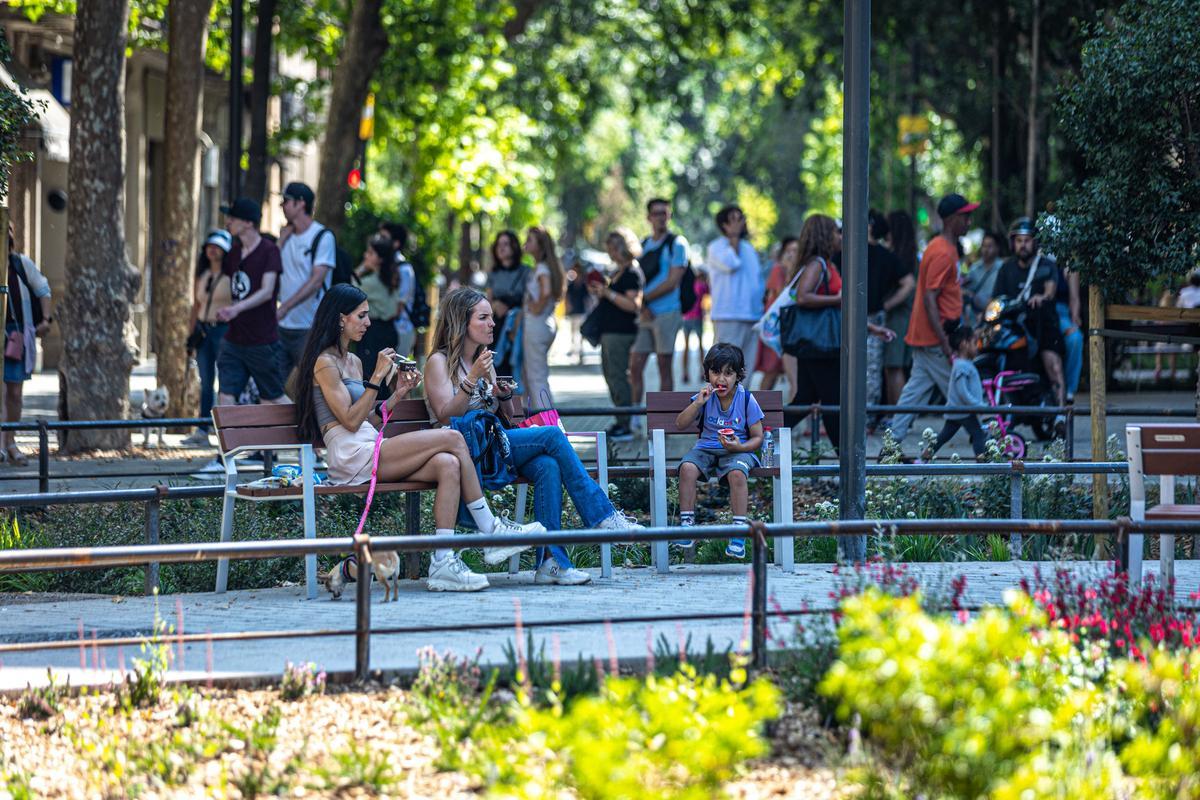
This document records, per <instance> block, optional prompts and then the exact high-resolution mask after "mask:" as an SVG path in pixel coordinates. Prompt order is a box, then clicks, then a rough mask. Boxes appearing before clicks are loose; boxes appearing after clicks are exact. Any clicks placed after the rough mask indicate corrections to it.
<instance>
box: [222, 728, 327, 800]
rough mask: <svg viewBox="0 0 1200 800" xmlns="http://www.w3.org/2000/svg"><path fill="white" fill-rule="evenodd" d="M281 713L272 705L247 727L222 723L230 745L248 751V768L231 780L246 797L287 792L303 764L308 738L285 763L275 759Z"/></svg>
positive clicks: (246, 757)
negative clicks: (303, 745)
mask: <svg viewBox="0 0 1200 800" xmlns="http://www.w3.org/2000/svg"><path fill="white" fill-rule="evenodd" d="M282 716H283V711H282V709H281V708H280V707H279V706H278V705H272V706H271V707H270V708H269V709H268V710H267V713H266V714H265V715H264V716H263V717H262V718H261V719H258V720H255V721H253V722H252V723H251V724H250V727H248V728H239V727H238V726H236V725H233V724H231V723H228V722H221V723H220V724H221V729H222V730H223V731H224V733H225V735H226V736H228V739H229V744H228V746H229V747H231V748H233V749H237V750H241V751H243V752H244V754H245V762H246V768H245V769H244V770H243V771H242V772H241V773H239V774H238V775H236V776H235V777H234V779H233V781H232V783H233V785H234V786H236V787H237V789H238V791H239V792H241V796H242V797H244V798H247V800H252V799H253V798H255V797H258V796H259V795H272V796H279V795H282V794H284V793H285V792H286V791H287V790H288V789H289V788H290V787H291V785H292V784H293V783H294V781H295V776H296V773H298V772H299V771H300V768H301V766H302V765H303V764H304V751H305V748H306V747H307V741H306V742H305V747H301V748H300V749H299V750H297V751H296V752H295V753H293V754H292V757H291V758H289V759H288V760H287V762H286V763H284V764H283V766H282V767H279V766H277V765H275V764H273V763H272V760H271V754H272V753H274V752H275V747H276V745H277V744H278V743H279V736H278V730H279V721H280V719H282Z"/></svg>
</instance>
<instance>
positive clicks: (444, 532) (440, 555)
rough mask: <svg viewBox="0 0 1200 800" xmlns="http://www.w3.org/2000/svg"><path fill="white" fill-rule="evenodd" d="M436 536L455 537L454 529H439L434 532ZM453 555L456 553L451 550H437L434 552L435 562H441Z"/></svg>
mask: <svg viewBox="0 0 1200 800" xmlns="http://www.w3.org/2000/svg"><path fill="white" fill-rule="evenodd" d="M434 534H435V535H437V536H453V535H454V529H453V528H438V529H436V530H435V531H434ZM452 555H454V551H453V550H451V549H450V548H448V547H439V548H438V549H437V550H434V551H433V560H434V561H441V560H443V559H446V558H449V557H450V556H452Z"/></svg>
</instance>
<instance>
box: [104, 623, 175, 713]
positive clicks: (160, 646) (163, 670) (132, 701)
mask: <svg viewBox="0 0 1200 800" xmlns="http://www.w3.org/2000/svg"><path fill="white" fill-rule="evenodd" d="M173 630H174V629H173V627H172V626H169V625H168V624H167V623H165V622H164V621H163V620H162V619H160V618H159V617H158V612H157V611H156V612H155V619H154V632H153V633H152V635H151V637H150V639H149V641H145V642H142V645H141V648H140V649H141V651H142V653H143V654H145V655H146V657H145V658H135V659H133V670H132V672H130V673H129V674H128V675H126V676H125V681H124V683H122V684H121V685H120V686H118V687H117V689H116V700H117V705H118V706H119V707H120V708H123V709H125V710H127V711H128V710H132V709H134V708H149V707H151V706H157V705H158V704H159V702H160V701H161V700H162V693H163V685H164V681H165V678H166V674H167V669H169V668H170V665H171V645H170V643H169V642H167V641H166V640H165V637H166V636H168V635H170V633H171V632H172V631H173Z"/></svg>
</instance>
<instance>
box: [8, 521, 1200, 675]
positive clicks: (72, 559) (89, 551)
mask: <svg viewBox="0 0 1200 800" xmlns="http://www.w3.org/2000/svg"><path fill="white" fill-rule="evenodd" d="M681 530H682V529H681V528H678V527H666V528H645V529H641V530H622V531H613V530H576V531H556V532H553V533H539V534H518V535H503V536H497V535H476V536H472V537H470V539H469V542H470V546H471V547H490V546H498V545H512V544H528V545H531V546H535V547H537V546H548V545H566V544H600V543H604V542H610V543H635V542H656V541H663V540H668V541H669V540H672V539H676V538H678V537H679V534H680V531H681ZM878 530H888V531H892V532H895V533H905V534H909V535H966V534H976V533H1010V534H1011V533H1022V534H1025V533H1028V534H1040V535H1048V536H1062V535H1067V534H1078V533H1082V534H1110V535H1115V536H1116V537H1117V540H1118V541H1119V542H1124V541H1126V540H1127V538H1128V537H1129V536H1130V535H1131V534H1143V535H1144V534H1150V535H1155V534H1200V520H1195V521H1171V522H1157V521H1156V522H1151V523H1143V522H1135V521H1133V520H1130V519H1128V518H1121V519H1118V520H1005V519H991V520H953V519H935V520H874V521H872V520H852V521H841V522H795V523H786V524H784V523H781V524H764V523H761V522H753V523H751V524H750V525H749V526H734V525H722V526H695V527H691V528H688V529H687V535H688V536H689V537H690V538H693V539H700V540H711V539H728V538H731V537H741V536H747V534H748V535H749V538H750V539H751V541H752V559H751V568H750V574H751V592H750V595H751V599H750V607H749V611H748V613H747V612H746V611H742V612H741V613H732V612H730V613H721V612H703V613H697V614H672V615H635V616H630V617H624V618H615V619H614V618H612V617H595V618H582V619H571V620H562V619H554V620H545V621H533V622H525V621H522V626H523V627H525V628H535V627H547V626H554V627H559V626H568V625H600V624H609V623H611V624H618V623H632V622H639V623H649V622H665V621H672V620H678V621H687V620H717V619H736V618H739V617H749V622H750V627H751V642H750V646H751V655H752V662H753V664H754V666H755V667H756V668H759V669H761V668H763V667H765V666H766V663H767V641H768V636H767V619H768V617H769V616H772V615H798V614H804V613H820V612H828V611H829V610H831V609H817V610H813V609H799V610H794V611H786V610H785V611H774V612H768V610H767V597H768V591H767V581H768V571H767V538H768V537H769V536H810V537H816V536H847V535H861V534H869V533H872V532H875V531H878ZM463 544H464V539H463V538H462V537H458V536H380V537H371V536H361V537H354V538H345V537H343V538H336V539H318V540H312V539H302V540H273V541H258V542H212V543H198V544H197V543H193V544H178V545H162V544H158V545H122V546H114V547H78V548H46V549H38V550H9V551H0V574H4V573H14V572H30V571H41V570H63V569H73V568H80V567H84V568H86V567H118V566H139V565H149V564H151V563H173V562H196V561H214V560H217V559H221V558H243V559H253V558H275V557H289V556H290V557H301V556H305V555H308V554H342V553H350V552H353V553H354V554H356V555H357V556H358V558H359V563H360V564H365V563H368V549H370V550H376V551H395V552H402V553H421V552H427V551H432V550H434V549H437V548H455V547H462V546H463ZM370 599H371V581H370V580H369V579H364V580H360V581H357V583H356V588H355V624H354V627H353V628H352V629H344V630H296V631H280V630H271V631H239V632H227V633H218V634H182V633H180V634H178V635H171V636H168V637H166V639H167V640H168V641H172V642H174V641H179V642H184V641H189V642H197V641H208V642H218V641H251V640H264V639H297V638H313V637H333V636H353V637H354V652H355V658H354V664H355V667H354V675H355V678H356V679H358V680H365V679H367V678H368V677H370V675H371V656H370V652H371V636H372V634H374V635H397V634H433V633H444V632H450V631H472V630H489V629H490V630H496V629H500V628H507V627H509V624H508V623H469V622H468V623H461V624H456V625H434V626H403V627H392V628H375V629H373V628H372V626H371V602H370ZM153 640H154V637H153V636H152V635H151V636H132V637H130V636H125V637H113V638H105V639H99V638H95V637H93V638H92V639H89V640H86V645H87V646H88V647H91V648H93V649H95V648H99V647H116V646H128V645H134V644H143V643H148V642H152V641H153ZM81 641H82V640H81ZM77 646H82V644H81V642H74V641H64V640H57V641H39V642H19V643H8V644H0V654H4V653H17V652H34V651H46V650H59V649H64V648H73V647H77Z"/></svg>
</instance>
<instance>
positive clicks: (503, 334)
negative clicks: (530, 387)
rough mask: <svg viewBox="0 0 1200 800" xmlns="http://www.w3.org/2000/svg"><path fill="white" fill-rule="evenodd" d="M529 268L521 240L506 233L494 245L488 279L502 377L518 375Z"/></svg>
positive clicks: (498, 366)
mask: <svg viewBox="0 0 1200 800" xmlns="http://www.w3.org/2000/svg"><path fill="white" fill-rule="evenodd" d="M529 272H530V270H529V267H527V266H525V265H524V264H522V263H521V240H520V239H518V238H517V234H516V232H515V231H509V230H504V231H500V233H498V234H496V239H495V240H494V241H493V242H492V271H491V272H489V273H488V278H487V298H488V302H489V303H490V304H491V306H492V312H493V313H494V314H495V315H496V341H495V348H496V369H497V370H498V371H499V372H500V374H501V375H515V374H516V372H517V370H516V366H517V365H518V364H520V359H519V358H516V357H515V356H516V354H517V353H516V346H515V339H516V334H517V329H518V328H519V327H520V320H521V304H522V302H524V297H525V282H526V280H528V278H529Z"/></svg>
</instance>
